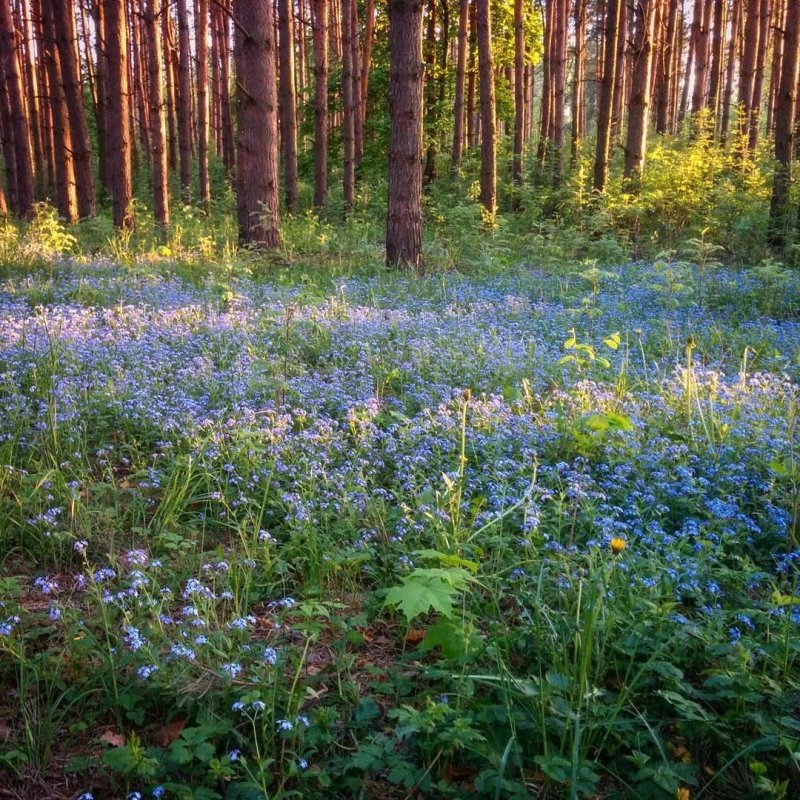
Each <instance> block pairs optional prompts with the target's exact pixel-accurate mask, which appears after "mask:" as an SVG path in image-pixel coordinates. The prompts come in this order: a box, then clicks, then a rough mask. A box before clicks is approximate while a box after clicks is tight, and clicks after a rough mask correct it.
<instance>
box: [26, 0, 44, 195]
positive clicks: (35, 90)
mask: <svg viewBox="0 0 800 800" xmlns="http://www.w3.org/2000/svg"><path fill="white" fill-rule="evenodd" d="M31 13H32V12H31V8H30V0H24V2H23V3H22V7H21V10H20V16H21V18H22V26H23V27H22V31H23V43H24V45H25V48H24V57H23V60H22V61H23V66H24V72H23V76H24V78H25V89H26V98H25V99H26V103H27V107H28V120H29V124H30V132H31V144H32V146H33V173H34V187H35V194H36V195H37V196H38V197H44V196H45V195H46V194H47V188H48V185H47V184H48V181H47V179H48V176H47V172H46V169H45V155H44V143H43V141H42V125H41V112H40V96H39V81H38V80H37V75H36V53H35V52H34V50H35V41H34V35H33V24H32V20H31Z"/></svg>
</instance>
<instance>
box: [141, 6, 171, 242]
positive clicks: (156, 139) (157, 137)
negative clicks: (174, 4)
mask: <svg viewBox="0 0 800 800" xmlns="http://www.w3.org/2000/svg"><path fill="white" fill-rule="evenodd" d="M145 3H146V5H145V12H144V25H145V39H146V41H147V64H148V70H149V72H150V81H149V92H150V127H151V130H150V145H151V147H152V148H153V152H152V164H153V211H154V215H155V220H156V225H157V226H158V228H159V230H160V232H161V237H162V239H166V236H167V229H168V228H169V166H168V153H167V119H166V107H165V103H164V84H163V78H162V71H163V57H162V50H161V41H160V40H159V28H158V25H157V24H156V14H157V13H158V11H159V9H158V6H159V3H160V0H145Z"/></svg>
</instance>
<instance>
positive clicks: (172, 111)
mask: <svg viewBox="0 0 800 800" xmlns="http://www.w3.org/2000/svg"><path fill="white" fill-rule="evenodd" d="M161 36H162V39H163V45H164V72H165V74H166V83H165V86H166V98H165V99H166V106H167V129H168V130H169V158H168V161H169V168H170V169H172V170H174V169H177V167H178V138H179V136H178V123H177V119H176V117H177V109H176V106H177V100H176V96H175V93H176V89H175V86H176V84H177V82H178V81H177V69H176V66H177V63H176V62H177V54H176V50H175V37H174V35H173V31H172V16H171V14H170V9H169V7H168V6H165V7H164V8H163V9H162V10H161Z"/></svg>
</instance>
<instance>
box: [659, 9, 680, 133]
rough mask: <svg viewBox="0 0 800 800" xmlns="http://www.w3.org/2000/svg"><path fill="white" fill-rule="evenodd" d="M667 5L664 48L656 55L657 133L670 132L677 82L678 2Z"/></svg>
mask: <svg viewBox="0 0 800 800" xmlns="http://www.w3.org/2000/svg"><path fill="white" fill-rule="evenodd" d="M668 3H669V11H668V13H667V30H666V35H665V40H664V41H665V45H666V46H665V47H664V48H663V49H662V51H661V52H660V53H659V54H658V55H659V58H660V59H661V62H662V65H663V66H662V79H661V83H660V84H659V89H658V96H657V98H656V131H657V132H658V133H669V132H670V129H671V126H670V113H669V112H670V99H671V97H672V95H673V91H674V90H673V83H674V82H675V81H677V75H676V74H675V70H674V69H673V65H674V63H675V58H674V54H675V49H676V46H677V34H678V6H679V3H680V0H668Z"/></svg>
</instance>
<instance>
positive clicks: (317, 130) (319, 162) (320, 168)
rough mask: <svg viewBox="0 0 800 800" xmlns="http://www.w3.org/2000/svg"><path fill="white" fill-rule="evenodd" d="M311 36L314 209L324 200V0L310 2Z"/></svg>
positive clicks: (325, 86) (325, 23) (325, 16)
mask: <svg viewBox="0 0 800 800" xmlns="http://www.w3.org/2000/svg"><path fill="white" fill-rule="evenodd" d="M311 20H312V27H313V35H314V207H315V208H317V209H320V208H322V207H323V206H324V205H325V201H326V200H327V198H328V0H311Z"/></svg>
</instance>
